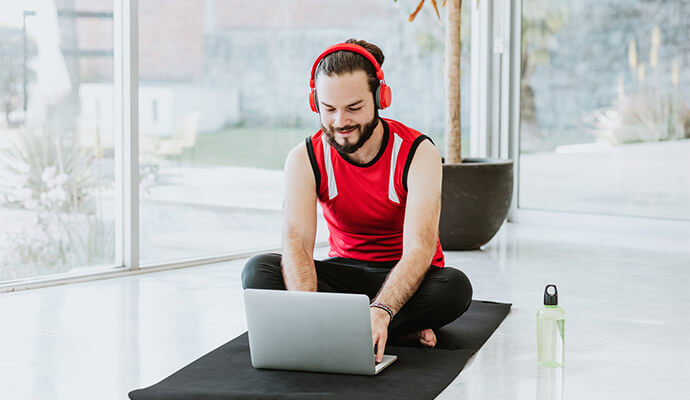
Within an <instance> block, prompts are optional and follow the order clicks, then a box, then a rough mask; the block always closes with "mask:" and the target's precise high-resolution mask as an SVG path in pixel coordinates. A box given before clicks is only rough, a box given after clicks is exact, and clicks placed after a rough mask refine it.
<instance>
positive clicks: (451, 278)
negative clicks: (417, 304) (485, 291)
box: [437, 267, 472, 322]
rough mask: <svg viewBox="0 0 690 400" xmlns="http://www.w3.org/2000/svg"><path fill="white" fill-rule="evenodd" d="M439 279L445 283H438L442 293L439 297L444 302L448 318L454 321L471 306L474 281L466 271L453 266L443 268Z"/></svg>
mask: <svg viewBox="0 0 690 400" xmlns="http://www.w3.org/2000/svg"><path fill="white" fill-rule="evenodd" d="M438 279H440V280H441V281H442V282H443V285H438V286H439V287H438V288H437V290H439V292H440V293H438V294H439V296H438V297H437V299H438V300H439V301H441V302H442V303H443V305H444V308H445V309H446V310H447V313H448V318H449V319H450V321H453V320H455V319H456V318H458V317H459V316H460V315H462V314H463V313H464V312H465V311H467V309H468V308H469V307H470V303H471V302H472V283H471V282H470V279H469V278H468V277H467V275H465V273H464V272H462V271H460V270H459V269H455V268H452V267H445V268H443V271H442V274H440V276H439V278H438ZM450 321H449V322H450Z"/></svg>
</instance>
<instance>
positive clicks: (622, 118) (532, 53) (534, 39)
mask: <svg viewBox="0 0 690 400" xmlns="http://www.w3.org/2000/svg"><path fill="white" fill-rule="evenodd" d="M522 10H523V15H522V29H523V32H522V35H523V37H522V85H521V108H522V110H521V131H520V136H521V137H520V177H519V182H520V187H519V206H520V207H522V208H529V209H542V210H563V211H575V212H587V213H598V214H610V215H626V216H642V217H659V218H670V219H690V207H689V206H688V204H690V163H689V161H688V160H690V158H689V157H688V154H690V107H689V105H690V96H689V93H690V92H689V91H688V90H687V86H688V84H689V83H690V75H689V74H688V73H687V71H688V63H689V62H690V47H689V45H688V43H690V42H689V41H688V32H690V22H688V19H687V18H685V16H687V15H688V13H690V2H688V1H668V2H644V1H633V2H627V1H617V0H607V1H604V2H594V1H589V0H588V1H580V2H565V1H556V2H554V1H542V0H525V1H524V2H523V7H522Z"/></svg>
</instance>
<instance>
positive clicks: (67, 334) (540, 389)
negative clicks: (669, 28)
mask: <svg viewBox="0 0 690 400" xmlns="http://www.w3.org/2000/svg"><path fill="white" fill-rule="evenodd" d="M324 250H325V249H318V250H317V254H319V255H322V254H324ZM447 259H448V263H449V264H450V265H455V266H458V267H460V268H461V269H463V270H464V271H465V272H466V273H467V274H468V276H469V277H470V279H471V280H472V282H473V285H474V290H475V298H478V299H489V300H496V301H505V302H511V303H513V309H512V311H511V313H510V314H509V315H508V317H507V319H506V320H505V321H504V322H503V324H502V325H501V326H500V327H499V328H498V330H497V331H496V332H495V334H494V335H493V336H492V337H491V339H489V341H488V342H487V343H486V344H485V345H484V347H483V348H482V349H481V350H480V352H479V353H478V354H477V355H476V356H475V357H474V358H473V359H471V360H470V363H469V365H468V366H467V367H466V368H465V369H464V370H463V372H462V373H461V374H460V375H459V376H458V378H457V379H456V380H455V381H454V382H453V383H452V384H451V385H450V386H449V387H448V388H447V389H446V390H445V391H444V392H443V393H442V394H441V395H440V396H439V397H438V398H439V399H462V398H467V399H535V398H552V397H548V396H546V397H545V396H543V394H544V393H545V392H548V391H553V390H554V387H553V386H554V385H556V386H558V385H562V386H563V392H562V394H563V395H562V396H560V394H561V392H560V391H559V390H557V392H558V394H559V396H555V397H553V398H561V397H562V398H567V399H584V398H602V399H603V398H606V399H659V398H672V399H690V335H689V334H688V332H689V331H690V236H689V237H678V236H676V237H673V238H663V237H644V236H631V235H625V236H624V235H620V234H606V233H602V232H577V231H564V230H555V229H553V228H544V227H534V226H528V225H514V224H508V225H506V226H504V228H503V229H502V230H501V232H499V234H498V235H497V237H496V238H494V240H493V241H492V242H491V243H489V244H488V245H487V246H485V248H484V249H483V250H480V251H471V252H449V253H448V254H447ZM243 262H244V261H243V260H238V261H233V262H227V263H222V264H216V265H208V266H203V267H192V268H186V269H181V270H174V271H166V272H157V273H151V274H141V275H134V276H129V277H125V278H118V279H109V280H101V281H94V282H87V283H79V284H72V285H65V286H55V287H49V288H43V289H35V290H29V291H22V292H16V293H5V294H0V315H1V316H2V324H1V325H0V398H1V399H70V400H76V399H126V398H127V392H128V391H130V390H132V389H134V388H139V387H143V386H148V385H150V384H153V383H155V382H157V381H159V380H160V379H162V378H164V377H166V376H167V375H169V374H171V373H172V372H174V371H176V370H177V369H179V368H181V367H182V366H184V365H186V364H188V363H189V362H191V361H193V360H195V359H196V358H198V357H199V356H201V355H203V354H205V353H207V352H209V351H210V350H212V349H214V348H216V347H217V346H219V345H221V344H223V343H225V342H227V341H228V340H230V339H232V338H233V337H235V336H236V335H238V334H240V333H241V332H243V331H244V329H245V321H244V314H243V303H242V296H241V290H240V285H239V275H240V270H241V268H242V265H243ZM547 283H556V284H558V287H559V295H560V302H561V305H562V307H563V308H564V309H565V311H566V367H565V369H564V370H563V371H562V372H563V374H562V375H555V374H554V371H550V370H542V371H540V370H538V369H537V367H536V362H535V359H536V347H535V341H536V339H535V335H536V334H535V324H536V322H535V313H536V311H537V309H538V308H539V307H540V304H541V300H542V293H543V288H544V285H545V284H547Z"/></svg>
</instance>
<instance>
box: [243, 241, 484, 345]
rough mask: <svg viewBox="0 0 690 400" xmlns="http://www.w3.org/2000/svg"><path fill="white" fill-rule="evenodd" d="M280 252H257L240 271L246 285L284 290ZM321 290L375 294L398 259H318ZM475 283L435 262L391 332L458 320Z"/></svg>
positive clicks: (399, 333)
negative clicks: (394, 260)
mask: <svg viewBox="0 0 690 400" xmlns="http://www.w3.org/2000/svg"><path fill="white" fill-rule="evenodd" d="M281 258H282V256H281V255H280V254H276V253H269V254H261V255H258V256H254V257H252V258H251V259H249V261H247V264H246V265H245V266H244V270H243V271H242V287H243V288H245V289H247V288H250V289H277V290H285V282H284V280H283V274H282V268H281V264H280V261H281ZM314 264H315V266H316V276H317V280H318V291H319V292H341V293H357V294H365V295H367V296H368V297H369V299H370V300H372V299H373V298H374V297H376V294H377V293H378V292H379V289H380V288H381V285H383V282H384V280H385V279H386V276H387V275H388V273H390V271H391V268H392V267H393V266H395V264H396V263H395V262H385V263H370V262H365V261H357V260H352V259H348V258H340V257H335V258H329V259H325V260H321V261H319V260H314ZM471 300H472V284H471V283H470V280H469V279H468V278H467V276H466V275H465V274H464V273H463V272H462V271H460V270H457V269H455V268H451V267H445V268H438V267H435V266H433V265H432V266H431V267H430V268H429V271H428V272H427V273H426V275H425V276H424V280H423V281H422V283H421V285H420V286H419V288H418V289H417V292H416V293H415V294H414V295H413V296H412V297H411V298H410V299H409V300H408V301H407V303H406V304H405V305H404V306H403V308H402V309H401V310H400V311H399V312H398V314H396V316H395V318H393V321H392V322H391V324H390V325H389V327H388V332H389V335H391V336H393V335H402V334H406V333H411V332H418V331H421V330H422V329H428V328H431V329H437V328H440V327H442V326H443V325H446V324H448V323H450V322H452V321H455V319H457V318H458V317H459V316H460V315H462V314H463V313H464V312H465V311H466V310H467V308H468V307H469V306H470V302H471Z"/></svg>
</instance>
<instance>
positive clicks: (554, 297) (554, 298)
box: [544, 284, 558, 306]
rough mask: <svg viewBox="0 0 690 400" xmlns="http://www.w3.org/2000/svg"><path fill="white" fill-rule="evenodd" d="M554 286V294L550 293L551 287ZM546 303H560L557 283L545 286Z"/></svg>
mask: <svg viewBox="0 0 690 400" xmlns="http://www.w3.org/2000/svg"><path fill="white" fill-rule="evenodd" d="M550 287H552V288H553V294H550V293H549V288H550ZM544 305H545V306H557V305H558V289H557V288H556V285H554V284H551V285H546V287H545V288H544Z"/></svg>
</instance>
